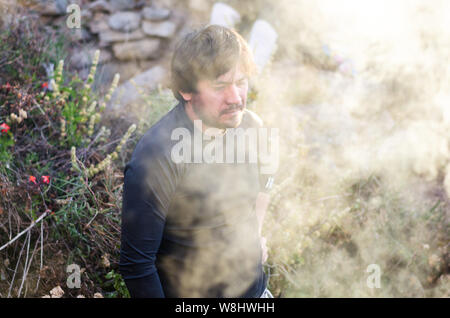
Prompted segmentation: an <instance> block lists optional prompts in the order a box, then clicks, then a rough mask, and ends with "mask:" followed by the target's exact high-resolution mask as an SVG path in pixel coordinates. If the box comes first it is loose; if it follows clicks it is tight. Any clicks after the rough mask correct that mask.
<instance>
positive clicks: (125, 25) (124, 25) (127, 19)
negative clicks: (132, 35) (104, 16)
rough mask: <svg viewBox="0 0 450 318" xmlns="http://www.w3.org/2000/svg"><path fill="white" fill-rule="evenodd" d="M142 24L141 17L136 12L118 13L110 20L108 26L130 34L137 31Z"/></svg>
mask: <svg viewBox="0 0 450 318" xmlns="http://www.w3.org/2000/svg"><path fill="white" fill-rule="evenodd" d="M140 23H141V15H140V14H139V13H136V12H131V11H128V12H117V13H114V14H113V15H111V16H110V17H109V19H108V25H109V26H110V27H111V29H113V30H116V31H123V32H129V31H133V30H136V29H137V28H138V27H139V25H140Z"/></svg>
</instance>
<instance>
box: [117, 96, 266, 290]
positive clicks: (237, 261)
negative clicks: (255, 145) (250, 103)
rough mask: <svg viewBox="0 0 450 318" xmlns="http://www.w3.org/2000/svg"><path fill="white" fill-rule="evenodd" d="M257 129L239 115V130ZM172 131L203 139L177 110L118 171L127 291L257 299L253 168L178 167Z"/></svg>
mask: <svg viewBox="0 0 450 318" xmlns="http://www.w3.org/2000/svg"><path fill="white" fill-rule="evenodd" d="M260 126H261V122H260V119H259V117H257V115H256V114H254V113H253V112H251V111H248V110H245V112H244V115H243V120H242V123H241V125H240V127H241V128H244V129H245V128H249V127H260ZM177 128H178V129H180V128H182V129H185V130H184V132H189V133H190V134H191V136H194V134H195V133H197V134H198V133H200V134H202V133H201V132H200V130H198V129H197V128H196V127H194V125H193V123H192V121H191V120H190V119H189V118H188V117H187V114H186V112H185V110H184V106H183V105H182V104H179V105H177V106H176V107H175V108H173V109H172V110H171V111H170V112H169V113H168V114H166V115H165V116H164V117H163V118H162V119H161V120H160V121H159V122H158V123H156V124H155V125H154V126H153V127H151V128H150V129H149V130H148V131H147V132H146V133H145V135H144V136H143V137H142V138H141V140H140V141H139V143H138V144H137V146H136V148H135V150H134V152H133V155H132V158H131V160H130V162H128V164H127V165H126V167H125V169H124V175H125V177H124V192H123V206H122V238H121V254H120V263H119V267H120V272H121V274H122V276H123V278H124V279H125V282H126V284H127V287H128V289H129V291H130V293H131V295H132V297H259V296H260V295H261V294H262V292H263V291H264V289H265V285H266V277H265V274H264V271H263V268H262V262H261V245H260V238H259V235H258V224H257V218H256V215H255V211H254V203H255V200H256V196H257V193H258V192H259V190H260V181H261V180H260V175H259V172H258V164H257V163H253V162H248V161H249V160H246V162H245V163H232V164H230V163H215V162H213V163H204V162H197V163H186V162H181V163H176V162H175V161H174V160H172V159H173V157H171V156H172V155H173V153H172V151H174V149H179V148H174V147H175V146H176V144H179V142H180V140H179V139H178V140H177V139H175V140H172V133H173V132H174V130H175V129H177ZM178 131H179V130H178ZM175 135H177V134H175ZM227 136H228V134H225V136H224V143H225V144H226V143H227ZM207 144H208V142H206V141H204V142H203V148H202V150H204V149H205V147H207ZM191 146H192V148H191V149H192V154H193V152H194V151H195V149H194V147H195V146H197V144H196V145H195V146H194V144H192V145H191ZM224 146H225V145H224ZM225 148H226V147H224V149H225ZM197 150H198V149H197ZM200 151H201V150H200ZM224 156H225V154H224ZM224 158H225V157H224Z"/></svg>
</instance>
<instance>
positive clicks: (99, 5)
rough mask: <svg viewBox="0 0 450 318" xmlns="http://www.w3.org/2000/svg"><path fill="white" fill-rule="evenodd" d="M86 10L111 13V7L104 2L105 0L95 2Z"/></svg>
mask: <svg viewBox="0 0 450 318" xmlns="http://www.w3.org/2000/svg"><path fill="white" fill-rule="evenodd" d="M88 9H89V10H91V11H94V12H95V11H104V12H113V11H114V9H113V7H112V6H111V5H110V4H109V3H108V2H106V1H105V0H97V1H94V2H92V3H90V4H89V5H88Z"/></svg>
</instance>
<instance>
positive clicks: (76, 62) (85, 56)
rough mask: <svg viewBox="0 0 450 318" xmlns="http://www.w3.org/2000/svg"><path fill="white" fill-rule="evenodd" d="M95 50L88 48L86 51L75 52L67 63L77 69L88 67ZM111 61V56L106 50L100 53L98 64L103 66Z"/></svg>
mask: <svg viewBox="0 0 450 318" xmlns="http://www.w3.org/2000/svg"><path fill="white" fill-rule="evenodd" d="M95 51H96V48H90V49H87V50H76V51H75V52H74V53H73V54H72V56H71V57H70V60H69V63H70V64H71V65H72V66H73V67H75V68H77V69H80V68H83V67H90V66H91V64H92V60H93V58H94V54H95ZM111 59H112V54H111V53H110V52H109V51H107V50H102V51H101V52H100V58H99V60H98V63H99V64H104V63H106V62H108V61H110V60H111Z"/></svg>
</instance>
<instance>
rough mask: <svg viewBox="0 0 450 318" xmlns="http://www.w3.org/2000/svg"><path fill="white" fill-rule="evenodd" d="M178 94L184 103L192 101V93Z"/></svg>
mask: <svg viewBox="0 0 450 318" xmlns="http://www.w3.org/2000/svg"><path fill="white" fill-rule="evenodd" d="M178 93H180V95H181V96H182V97H183V99H184V100H185V101H186V102H189V101H190V100H191V99H192V93H184V92H182V91H179V92H178Z"/></svg>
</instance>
